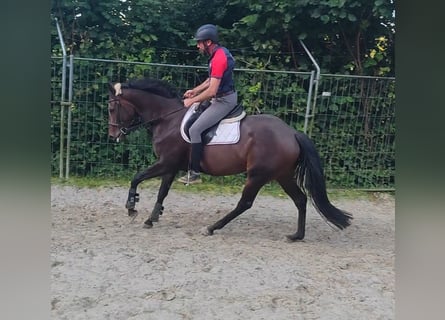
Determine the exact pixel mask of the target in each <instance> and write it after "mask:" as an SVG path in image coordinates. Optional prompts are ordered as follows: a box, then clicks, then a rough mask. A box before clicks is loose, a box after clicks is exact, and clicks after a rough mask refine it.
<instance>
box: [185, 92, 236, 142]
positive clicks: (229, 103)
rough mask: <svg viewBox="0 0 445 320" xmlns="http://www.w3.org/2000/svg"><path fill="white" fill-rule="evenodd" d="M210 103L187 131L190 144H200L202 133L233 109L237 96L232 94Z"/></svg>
mask: <svg viewBox="0 0 445 320" xmlns="http://www.w3.org/2000/svg"><path fill="white" fill-rule="evenodd" d="M211 102H212V104H211V105H210V106H209V107H208V108H207V109H206V110H205V111H204V112H203V113H202V114H201V115H200V116H199V118H198V120H196V121H195V123H194V124H193V125H192V126H191V127H190V129H189V132H190V141H191V143H201V134H202V132H203V131H204V130H206V129H208V128H210V127H211V126H213V125H215V124H216V123H218V122H219V121H220V120H222V119H223V118H224V117H225V116H226V115H227V114H228V113H229V112H230V111H231V110H232V109H233V108H234V107H235V105H236V104H237V102H238V94H237V93H236V92H234V93H232V94H229V95H227V96H224V97H221V98H213V99H212V100H211Z"/></svg>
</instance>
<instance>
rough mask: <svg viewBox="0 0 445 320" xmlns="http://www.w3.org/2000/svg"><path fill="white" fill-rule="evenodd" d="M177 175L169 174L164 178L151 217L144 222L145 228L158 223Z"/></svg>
mask: <svg viewBox="0 0 445 320" xmlns="http://www.w3.org/2000/svg"><path fill="white" fill-rule="evenodd" d="M175 175H176V172H175V173H168V174H165V175H163V176H162V182H161V186H160V187H159V191H158V198H157V200H156V203H155V206H154V208H153V211H152V212H151V215H150V217H149V218H148V219H147V220H146V221H145V222H144V227H145V228H151V227H153V222H157V221H158V220H159V216H160V215H162V212H163V210H164V206H163V205H162V203H163V202H164V199H165V198H166V197H167V195H168V192H169V191H170V187H171V185H172V183H173V180H174V179H175Z"/></svg>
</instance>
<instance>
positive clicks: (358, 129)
mask: <svg viewBox="0 0 445 320" xmlns="http://www.w3.org/2000/svg"><path fill="white" fill-rule="evenodd" d="M51 63H52V81H51V94H52V99H51V102H52V106H51V118H52V122H51V127H52V130H51V132H52V134H51V151H52V162H51V165H52V174H53V175H54V176H56V175H59V176H60V177H65V178H68V177H69V176H70V175H75V176H90V175H91V176H118V175H119V176H121V175H129V176H132V175H133V174H134V173H135V172H136V171H138V170H141V169H143V168H145V167H147V166H148V165H150V164H151V163H153V162H154V161H155V157H154V154H153V152H152V149H151V144H150V137H149V136H148V135H147V134H146V132H145V131H140V132H134V133H132V134H131V135H130V136H129V139H128V140H127V141H126V142H125V143H119V144H116V143H115V142H113V141H111V140H109V139H108V137H107V128H108V113H107V100H108V83H109V82H116V81H120V82H124V81H127V80H129V79H133V78H140V77H153V78H157V79H164V80H167V81H169V82H170V83H172V84H173V85H174V86H176V87H177V88H178V91H179V92H183V91H185V90H186V89H188V88H191V87H194V86H196V85H197V84H199V83H200V82H202V81H203V80H204V79H205V78H206V77H207V68H206V67H202V66H181V65H165V64H152V63H140V62H128V61H114V60H101V59H85V58H77V57H72V56H71V57H70V59H69V61H67V60H65V58H58V57H53V58H52V59H51ZM65 66H66V67H65ZM235 79H236V82H237V83H236V86H237V89H238V91H239V99H240V101H242V103H243V105H244V108H245V110H246V111H247V113H248V114H255V113H269V114H274V115H276V116H278V117H280V118H282V119H283V120H284V121H286V122H287V123H288V124H289V125H290V126H292V127H294V128H296V129H297V130H300V131H306V132H307V133H308V134H309V135H310V136H311V138H312V140H313V141H314V143H315V144H316V146H317V149H318V151H319V152H320V155H321V157H322V160H323V163H324V168H325V173H326V178H327V184H328V186H330V187H333V188H366V189H382V188H384V189H392V188H394V174H395V162H394V158H395V151H394V141H395V139H394V138H395V95H394V83H395V79H394V78H375V77H355V76H340V75H323V74H321V75H320V74H317V75H316V74H315V72H283V71H265V70H245V69H236V70H235Z"/></svg>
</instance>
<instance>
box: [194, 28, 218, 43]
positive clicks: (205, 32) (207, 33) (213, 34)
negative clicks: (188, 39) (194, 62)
mask: <svg viewBox="0 0 445 320" xmlns="http://www.w3.org/2000/svg"><path fill="white" fill-rule="evenodd" d="M195 40H196V41H203V40H212V41H213V42H215V43H217V42H218V30H217V29H216V26H215V25H213V24H204V25H202V26H200V27H199V28H198V30H197V31H196V34H195Z"/></svg>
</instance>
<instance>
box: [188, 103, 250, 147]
mask: <svg viewBox="0 0 445 320" xmlns="http://www.w3.org/2000/svg"><path fill="white" fill-rule="evenodd" d="M198 105H199V103H195V104H193V105H192V106H191V107H190V108H189V109H188V110H187V112H186V114H185V115H184V118H183V119H182V122H181V136H182V138H183V139H184V140H185V141H187V142H188V143H190V139H189V138H188V137H187V135H186V134H185V132H184V125H185V123H186V122H187V120H188V119H189V118H190V117H191V115H192V114H193V113H194V112H195V110H196V108H197V107H198ZM245 115H246V113H245V112H244V111H243V112H242V114H241V115H240V116H238V117H236V118H231V119H224V120H222V121H221V122H220V123H219V125H218V128H217V129H216V133H215V136H214V137H213V138H212V140H210V142H209V143H208V145H212V144H232V143H237V142H238V141H239V138H240V120H241V119H242V118H244V117H245Z"/></svg>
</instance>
